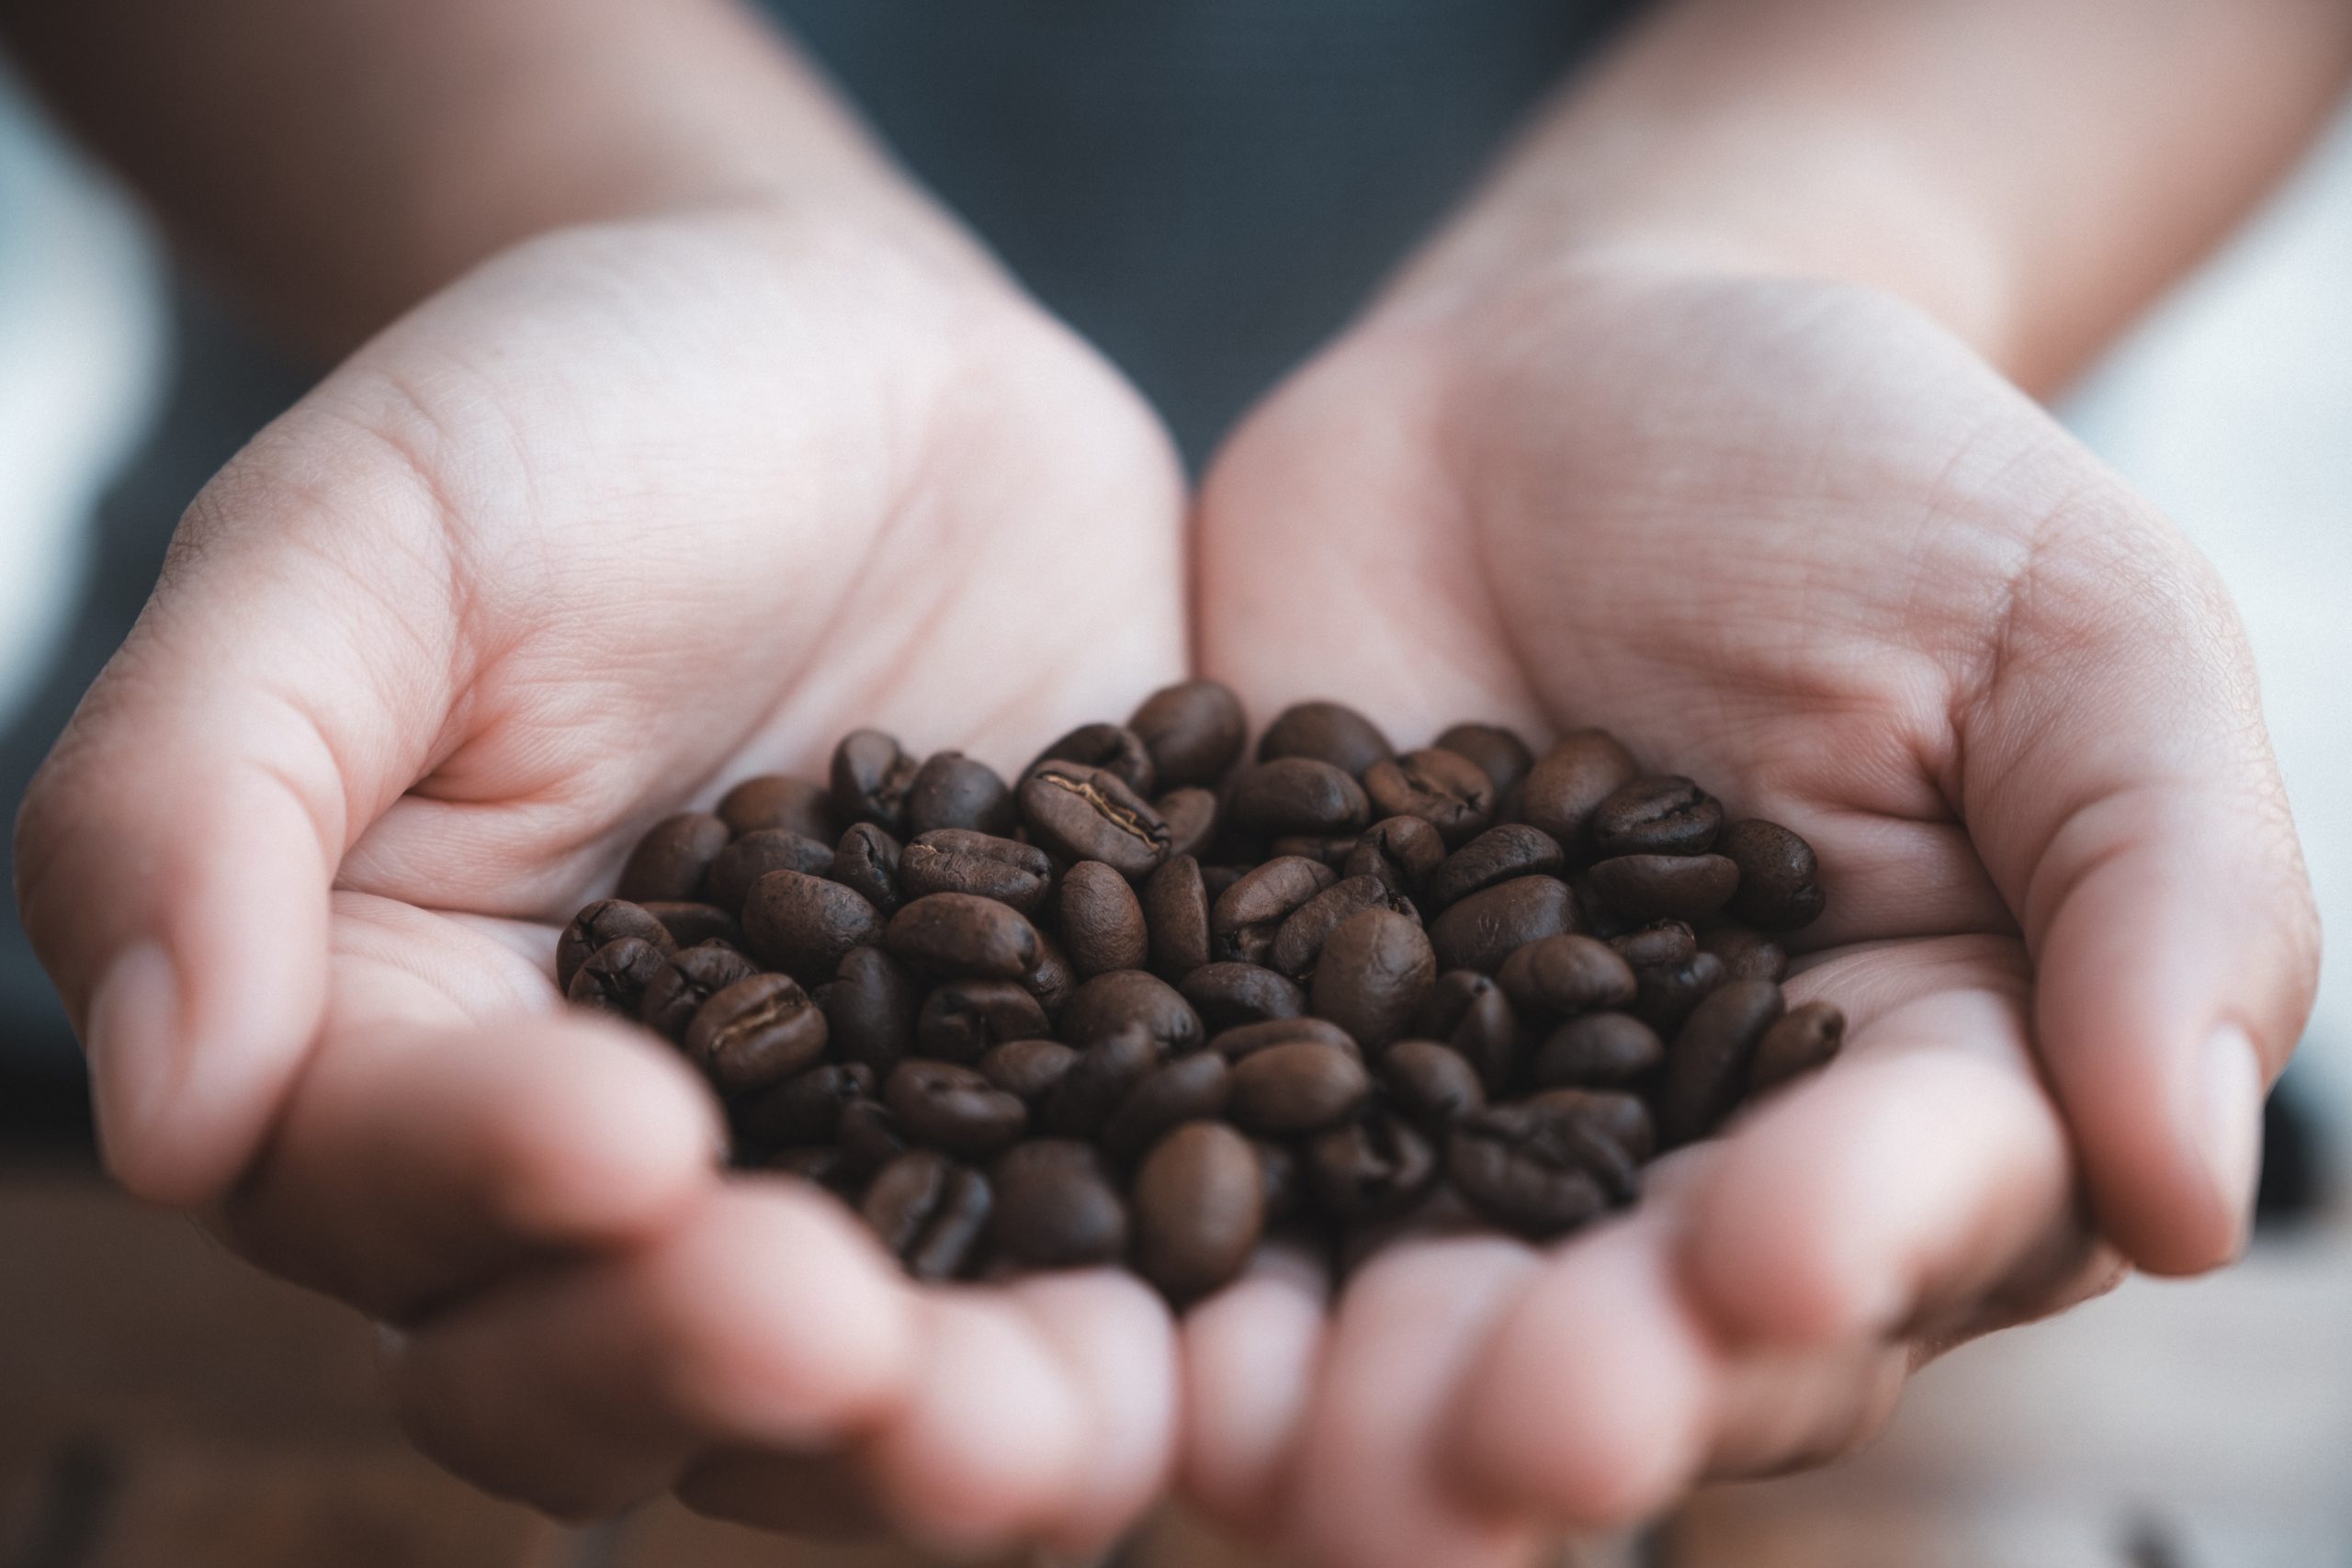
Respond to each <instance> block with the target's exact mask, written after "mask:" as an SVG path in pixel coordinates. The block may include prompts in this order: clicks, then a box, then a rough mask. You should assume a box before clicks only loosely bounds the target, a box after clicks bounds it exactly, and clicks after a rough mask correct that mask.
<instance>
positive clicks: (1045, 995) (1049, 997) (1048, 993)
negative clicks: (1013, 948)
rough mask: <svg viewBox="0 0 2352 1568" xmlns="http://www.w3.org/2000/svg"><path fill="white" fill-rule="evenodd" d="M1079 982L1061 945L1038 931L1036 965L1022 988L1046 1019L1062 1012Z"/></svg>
mask: <svg viewBox="0 0 2352 1568" xmlns="http://www.w3.org/2000/svg"><path fill="white" fill-rule="evenodd" d="M1080 863H1081V864H1088V863H1089V862H1080ZM1078 981H1079V974H1078V971H1077V970H1075V969H1073V968H1071V967H1070V966H1069V953H1064V952H1063V951H1062V944H1061V943H1060V942H1056V941H1055V940H1054V939H1053V936H1052V933H1050V932H1048V931H1039V932H1038V933H1037V966H1036V967H1035V969H1032V970H1030V971H1029V973H1027V974H1026V975H1023V976H1021V984H1022V987H1023V989H1025V990H1027V991H1028V993H1029V994H1030V995H1031V996H1033V997H1035V998H1037V1005H1038V1006H1039V1007H1041V1008H1043V1009H1045V1010H1046V1017H1047V1018H1051V1019H1058V1018H1060V1017H1061V1015H1062V1009H1063V1008H1065V1007H1067V1006H1069V998H1070V997H1071V995H1072V994H1073V993H1075V992H1076V991H1077V989H1078Z"/></svg>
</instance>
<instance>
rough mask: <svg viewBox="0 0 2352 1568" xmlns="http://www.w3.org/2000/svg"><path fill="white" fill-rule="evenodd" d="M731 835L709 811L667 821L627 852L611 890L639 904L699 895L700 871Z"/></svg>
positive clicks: (656, 826) (648, 832) (658, 824)
mask: <svg viewBox="0 0 2352 1568" xmlns="http://www.w3.org/2000/svg"><path fill="white" fill-rule="evenodd" d="M731 837H733V834H732V833H730V832H729V829H728V827H727V824H726V823H724V822H722V821H720V820H719V819H718V818H716V817H713V816H712V815H711V814H710V813H708V812H707V811H685V812H681V813H679V814H678V815H677V816H675V817H665V818H662V820H661V821H659V822H656V823H655V824H653V826H652V827H651V828H650V829H647V831H646V835H645V837H643V838H642V839H639V840H638V841H637V848H635V849H633V850H631V851H630V852H629V855H628V864H627V865H625V866H623V867H622V868H621V880H620V885H619V886H617V887H616V888H615V889H614V891H615V893H616V894H617V895H618V896H619V897H623V898H628V899H631V900H633V901H634V902H637V903H639V904H642V903H644V902H646V901H647V900H648V899H651V898H695V897H700V896H701V893H702V878H703V873H705V872H706V871H708V870H709V869H710V863H711V862H712V861H714V860H716V859H717V858H718V852H719V851H721V850H723V849H725V848H726V847H727V840H729V838H731Z"/></svg>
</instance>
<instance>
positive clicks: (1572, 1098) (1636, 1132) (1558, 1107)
mask: <svg viewBox="0 0 2352 1568" xmlns="http://www.w3.org/2000/svg"><path fill="white" fill-rule="evenodd" d="M1521 1104H1523V1105H1525V1106H1527V1107H1528V1108H1529V1109H1531V1110H1532V1111H1537V1112H1538V1113H1540V1114H1542V1115H1546V1116H1572V1117H1575V1118H1576V1119H1577V1120H1578V1121H1580V1122H1584V1123H1585V1124H1586V1125H1587V1126H1589V1127H1592V1128H1594V1129H1596V1130H1597V1131H1599V1132H1600V1134H1602V1135H1603V1136H1605V1137H1607V1138H1608V1139H1609V1141H1610V1142H1611V1143H1613V1144H1615V1145H1617V1146H1618V1147H1619V1148H1620V1149H1622V1150H1623V1151H1624V1153H1625V1156H1626V1158H1628V1159H1629V1160H1631V1161H1632V1162H1633V1163H1634V1165H1636V1166H1641V1165H1646V1164H1647V1163H1648V1162H1649V1158H1650V1156H1652V1155H1654V1154H1656V1153H1657V1123H1656V1122H1653V1121H1651V1119H1650V1108H1649V1107H1648V1105H1646V1104H1645V1103H1644V1102H1643V1100H1642V1098H1641V1097H1640V1096H1639V1095H1635V1094H1624V1093H1620V1092H1618V1091H1616V1090H1612V1089H1544V1090H1543V1091H1541V1092H1540V1093H1536V1094H1531V1095H1529V1096H1528V1097H1527V1098H1526V1099H1525V1100H1522V1101H1521ZM1631 1192H1632V1189H1631V1187H1630V1185H1629V1186H1628V1188H1627V1195H1628V1196H1631Z"/></svg>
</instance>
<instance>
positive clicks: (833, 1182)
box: [761, 1144, 843, 1191]
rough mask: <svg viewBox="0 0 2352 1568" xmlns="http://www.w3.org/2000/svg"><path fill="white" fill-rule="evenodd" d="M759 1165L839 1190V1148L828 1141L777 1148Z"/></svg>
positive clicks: (840, 1167)
mask: <svg viewBox="0 0 2352 1568" xmlns="http://www.w3.org/2000/svg"><path fill="white" fill-rule="evenodd" d="M761 1168H762V1169H764V1170H773V1171H775V1172H777V1173H779V1174H781V1175H784V1176H797V1177H798V1178H800V1179H802V1180H803V1181H813V1182H815V1183H817V1185H818V1186H820V1187H825V1188H831V1189H832V1190H836V1191H838V1190H841V1187H842V1180H843V1178H842V1151H841V1150H840V1148H839V1147H837V1146H836V1145H831V1144H803V1145H797V1146H796V1147H793V1148H785V1149H778V1150H776V1151H775V1153H774V1154H772V1155H770V1156H768V1157H767V1158H766V1159H765V1160H763V1161H762V1162H761Z"/></svg>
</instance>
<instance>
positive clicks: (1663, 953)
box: [1609, 920, 1699, 970]
mask: <svg viewBox="0 0 2352 1568" xmlns="http://www.w3.org/2000/svg"><path fill="white" fill-rule="evenodd" d="M1609 945H1610V946H1611V948H1613V949H1615V950H1616V953H1617V956H1618V957H1620V958H1622V959H1623V960H1624V961H1625V962H1626V963H1628V964H1632V965H1633V966H1634V968H1635V969H1636V970H1642V969H1659V968H1670V967H1672V966H1673V965H1675V964H1688V963H1690V962H1691V960H1692V959H1693V958H1695V957H1697V956H1698V955H1699V938H1698V935H1697V933H1696V932H1694V931H1691V928H1690V927H1689V926H1688V925H1687V924H1685V923H1684V922H1682V921H1680V920H1661V921H1659V922H1658V923H1657V924H1656V925H1654V926H1644V927H1642V928H1641V929H1640V930H1638V931H1627V932H1626V933H1625V934H1624V935H1623V936H1613V937H1611V938H1610V939H1609Z"/></svg>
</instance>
